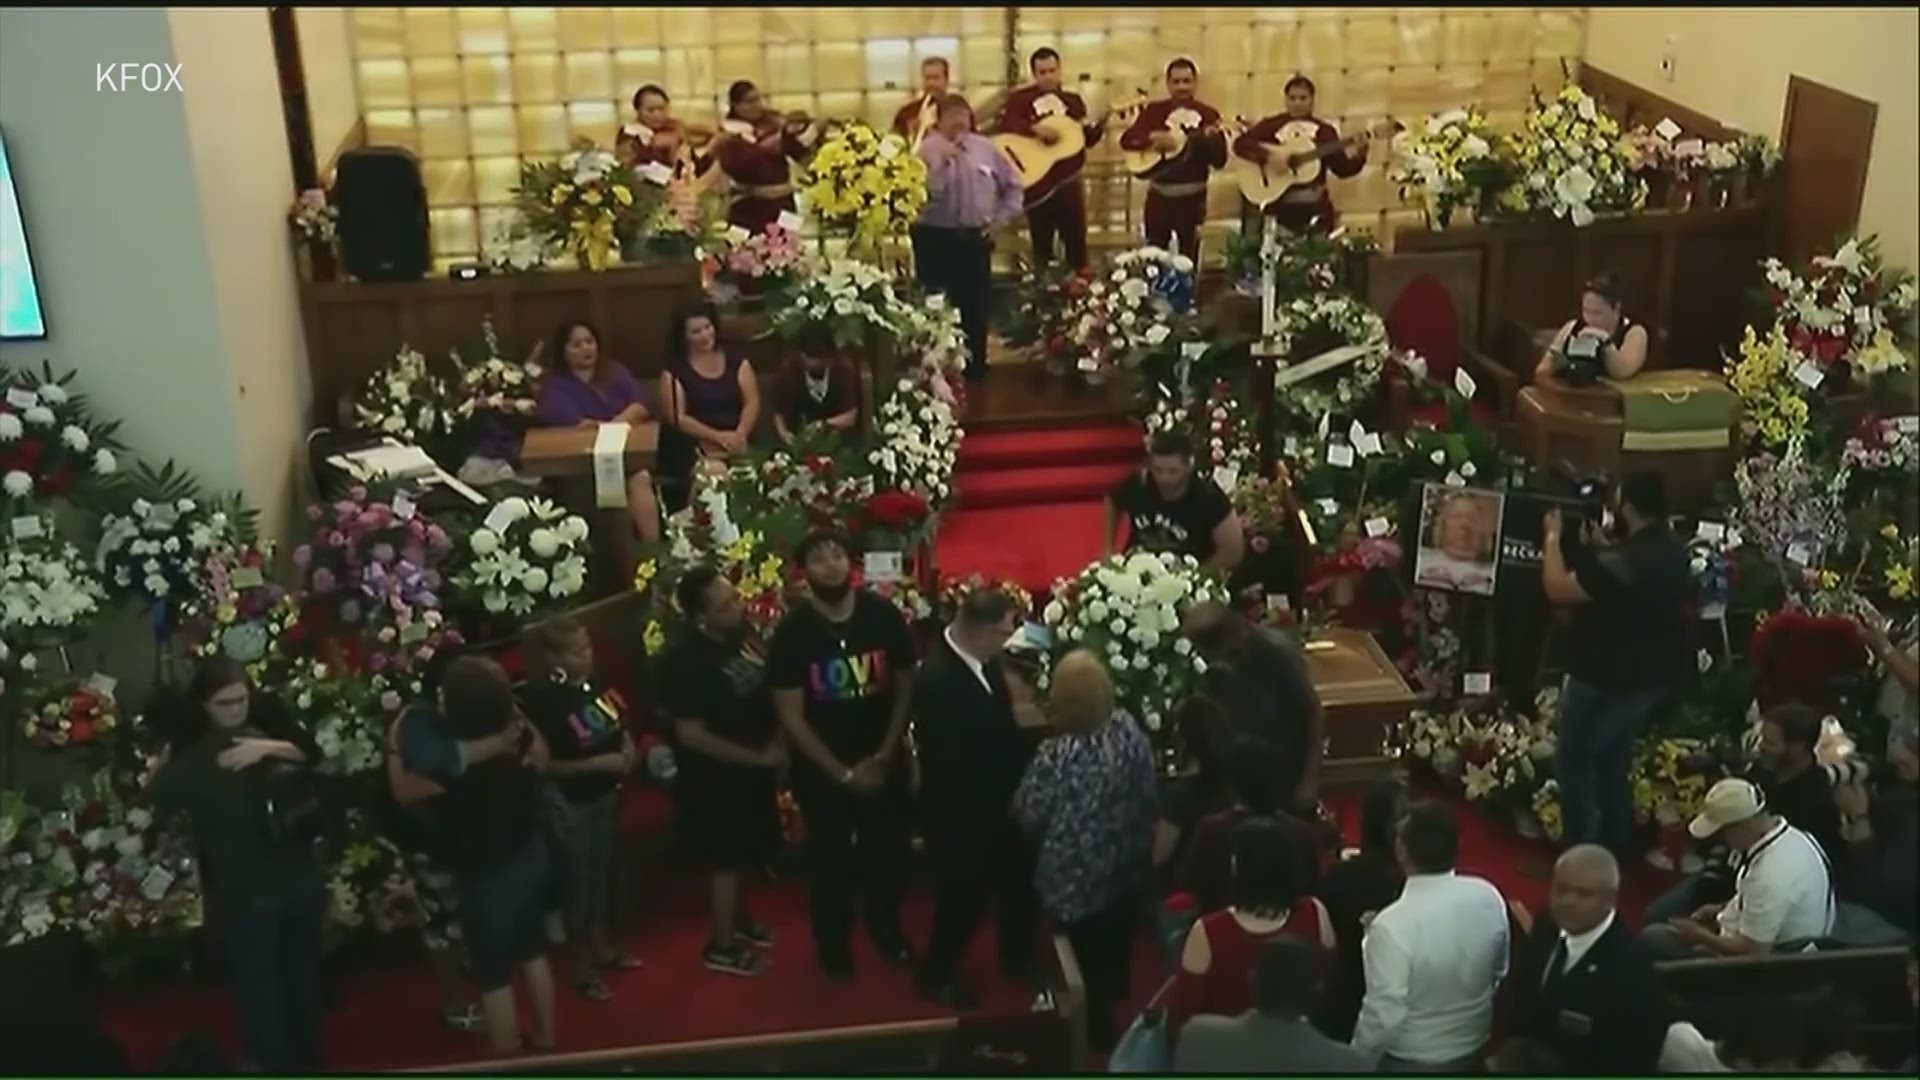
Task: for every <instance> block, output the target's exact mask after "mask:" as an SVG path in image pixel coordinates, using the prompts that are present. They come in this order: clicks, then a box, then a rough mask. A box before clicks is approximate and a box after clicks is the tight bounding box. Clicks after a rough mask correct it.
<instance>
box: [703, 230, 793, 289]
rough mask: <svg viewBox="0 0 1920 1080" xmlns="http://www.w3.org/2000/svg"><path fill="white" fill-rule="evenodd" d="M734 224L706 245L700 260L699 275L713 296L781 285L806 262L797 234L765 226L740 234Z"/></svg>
mask: <svg viewBox="0 0 1920 1080" xmlns="http://www.w3.org/2000/svg"><path fill="white" fill-rule="evenodd" d="M743 233H745V230H743V229H739V228H738V227H735V228H733V229H730V230H728V231H727V232H726V233H723V234H722V235H721V236H720V237H719V238H717V239H715V240H713V241H711V242H710V244H709V250H708V251H707V253H706V255H705V256H704V257H703V258H702V259H701V269H702V272H703V274H702V276H703V277H704V278H705V279H706V280H707V282H708V289H709V291H710V292H712V293H713V294H714V295H715V298H716V299H722V300H731V299H734V298H736V297H737V296H738V295H740V294H742V293H745V292H750V291H763V290H765V289H768V288H773V287H776V286H779V285H783V284H785V283H786V282H788V281H789V280H791V279H792V278H793V276H794V275H795V274H798V273H799V272H800V271H801V270H802V269H804V268H805V265H806V251H805V249H804V248H802V247H801V244H800V234H799V232H797V231H795V230H793V229H783V228H781V227H780V226H779V225H778V224H773V225H769V226H767V227H766V229H764V230H763V231H761V232H757V233H751V234H746V235H742V234H743Z"/></svg>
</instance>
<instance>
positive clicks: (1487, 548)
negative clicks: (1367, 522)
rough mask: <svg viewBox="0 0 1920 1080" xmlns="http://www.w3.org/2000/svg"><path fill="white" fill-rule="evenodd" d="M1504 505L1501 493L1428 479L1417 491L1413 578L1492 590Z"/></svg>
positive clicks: (1477, 591)
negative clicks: (1417, 530)
mask: <svg viewBox="0 0 1920 1080" xmlns="http://www.w3.org/2000/svg"><path fill="white" fill-rule="evenodd" d="M1505 509H1506V496H1504V495H1502V494H1501V493H1500V492H1497V491H1480V490H1476V489H1471V488H1452V487H1447V486H1446V485H1444V484H1428V485H1427V486H1426V489H1425V490H1424V491H1422V492H1421V495H1420V548H1419V551H1418V552H1416V553H1415V555H1414V563H1413V583H1414V584H1415V585H1419V586H1422V587H1424V588H1429V589H1447V590H1449V591H1452V592H1463V593H1472V594H1473V595H1475V596H1492V595H1493V584H1494V577H1495V575H1496V574H1497V572H1498V570H1499V565H1500V518H1501V514H1502V513H1503V512H1504V510H1505Z"/></svg>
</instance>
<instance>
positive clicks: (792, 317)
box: [770, 259, 902, 350]
mask: <svg viewBox="0 0 1920 1080" xmlns="http://www.w3.org/2000/svg"><path fill="white" fill-rule="evenodd" d="M901 303H902V301H901V298H900V296H899V294H898V292H897V291H896V290H895V289H894V287H893V279H892V278H891V277H889V276H887V274H886V273H885V272H884V271H882V270H878V269H875V268H874V267H872V266H870V265H868V264H867V263H863V262H860V261H858V260H856V259H835V260H832V261H830V262H828V263H827V264H826V265H825V266H824V267H821V268H820V269H819V270H818V272H816V273H814V274H811V275H802V276H800V277H799V278H798V279H797V280H796V281H795V283H794V284H793V285H792V287H790V288H788V289H785V290H782V291H781V292H779V293H777V294H776V295H775V296H774V299H773V302H772V304H771V305H770V306H771V309H772V311H773V329H774V331H775V332H776V333H778V334H779V335H780V336H781V337H782V338H784V339H786V340H788V341H792V340H794V339H795V338H797V337H799V335H800V334H801V333H802V332H804V331H805V330H806V329H807V328H808V327H810V326H814V325H818V324H825V325H826V326H827V327H828V329H829V330H830V331H831V332H832V334H833V343H834V346H835V347H836V348H839V349H843V350H844V349H855V348H865V347H867V346H868V345H870V344H878V343H881V342H887V341H891V340H893V338H894V337H895V335H896V333H897V331H898V326H897V324H896V322H895V317H894V312H895V311H896V309H897V308H899V306H900V305H901Z"/></svg>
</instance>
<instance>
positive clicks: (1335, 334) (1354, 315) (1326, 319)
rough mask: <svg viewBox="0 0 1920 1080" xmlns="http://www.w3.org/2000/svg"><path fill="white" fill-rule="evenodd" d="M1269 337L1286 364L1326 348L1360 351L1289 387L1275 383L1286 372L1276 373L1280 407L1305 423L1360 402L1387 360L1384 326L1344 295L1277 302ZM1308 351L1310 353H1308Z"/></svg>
mask: <svg viewBox="0 0 1920 1080" xmlns="http://www.w3.org/2000/svg"><path fill="white" fill-rule="evenodd" d="M1277 315H1278V318H1277V319H1276V321H1275V335H1276V338H1277V340H1278V344H1279V346H1280V350H1281V352H1282V353H1283V354H1284V355H1285V356H1286V358H1287V360H1288V361H1289V362H1291V363H1294V364H1298V363H1302V362H1304V361H1307V360H1311V359H1313V357H1314V355H1316V354H1318V353H1320V352H1322V351H1325V350H1327V349H1331V348H1339V347H1343V346H1359V347H1360V348H1362V349H1364V350H1365V351H1364V352H1362V353H1361V355H1360V356H1359V357H1358V358H1357V359H1355V360H1352V361H1349V362H1348V363H1346V364H1343V365H1341V366H1340V367H1339V368H1337V369H1335V371H1336V374H1332V375H1331V377H1329V375H1324V374H1323V375H1317V376H1312V377H1309V378H1307V379H1304V380H1301V381H1300V382H1295V383H1291V384H1289V385H1285V386H1281V385H1278V379H1279V376H1280V375H1281V374H1282V373H1283V372H1284V371H1285V370H1286V369H1285V368H1284V367H1282V368H1279V369H1277V370H1276V371H1275V372H1274V375H1275V381H1276V386H1275V395H1276V397H1277V399H1278V401H1279V403H1280V406H1281V408H1284V409H1286V410H1287V411H1288V412H1290V413H1293V414H1294V415H1295V416H1297V417H1302V418H1308V419H1311V418H1313V417H1318V416H1321V415H1323V414H1338V415H1345V414H1346V413H1349V412H1351V411H1352V410H1353V409H1354V408H1355V407H1356V406H1358V405H1361V404H1362V403H1364V402H1365V401H1366V400H1367V399H1368V397H1370V396H1371V395H1372V394H1373V392H1374V390H1375V389H1376V388H1377V387H1378V386H1379V385H1380V372H1381V369H1382V368H1383V367H1384V366H1385V361H1386V357H1387V349H1388V347H1387V326H1386V323H1384V322H1382V321H1381V319H1380V316H1378V315H1376V314H1374V312H1373V310H1372V309H1370V308H1368V307H1367V306H1366V305H1365V304H1363V303H1361V302H1360V301H1359V300H1356V299H1354V298H1352V297H1349V296H1338V295H1330V296H1303V297H1300V298H1298V299H1294V300H1290V301H1288V302H1287V303H1285V304H1282V305H1281V306H1280V308H1279V310H1278V312H1277ZM1309 350H1311V352H1309Z"/></svg>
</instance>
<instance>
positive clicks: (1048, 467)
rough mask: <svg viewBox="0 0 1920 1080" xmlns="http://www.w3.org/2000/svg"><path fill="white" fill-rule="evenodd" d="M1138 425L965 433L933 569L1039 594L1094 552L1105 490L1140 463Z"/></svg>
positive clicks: (1079, 424)
mask: <svg viewBox="0 0 1920 1080" xmlns="http://www.w3.org/2000/svg"><path fill="white" fill-rule="evenodd" d="M1140 453H1141V444H1140V429H1139V428H1138V427H1136V426H1134V425H1133V424H1131V423H1126V422H1123V421H1113V420H1109V421H1106V422H1094V423H1087V422H1085V421H1076V422H1069V423H1067V424H1065V425H1061V424H1049V425H1046V426H1031V427H1029V426H1025V425H1022V426H1020V427H1015V428H1011V429H1006V428H1002V429H991V430H987V431H980V432H974V431H969V432H968V433H967V437H966V439H965V441H963V442H962V443H961V444H960V458H959V462H958V469H957V476H956V482H957V484H958V487H959V491H958V498H957V500H956V502H957V508H956V509H955V510H954V512H953V513H951V514H949V515H948V516H947V518H946V519H945V520H944V521H943V522H941V526H940V534H939V536H938V537H937V538H936V539H935V556H934V558H935V562H936V564H937V565H938V566H939V568H940V573H941V574H942V575H947V576H955V577H966V576H969V575H972V574H979V575H982V576H984V577H989V578H999V579H1003V580H1008V581H1015V582H1018V583H1019V584H1020V585H1021V586H1022V587H1024V588H1025V589H1027V590H1028V591H1029V592H1032V593H1034V594H1035V595H1036V596H1037V595H1039V594H1042V593H1044V592H1046V591H1047V590H1048V589H1049V588H1051V587H1052V585H1053V582H1054V581H1055V579H1057V578H1061V577H1064V576H1067V575H1070V574H1076V573H1079V572H1080V571H1081V570H1082V569H1083V568H1085V567H1086V565H1087V564H1088V563H1090V562H1092V561H1093V560H1095V559H1097V558H1099V557H1100V553H1101V551H1102V550H1103V549H1104V545H1103V544H1102V542H1101V537H1100V529H1101V527H1102V524H1103V522H1104V520H1105V510H1104V503H1105V501H1106V497H1107V493H1108V492H1109V491H1111V490H1112V489H1113V486H1114V485H1115V484H1116V483H1118V482H1119V481H1120V479H1121V478H1122V477H1124V476H1125V475H1126V474H1127V471H1128V470H1129V469H1132V468H1135V467H1136V466H1137V465H1138V463H1139V461H1140Z"/></svg>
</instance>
